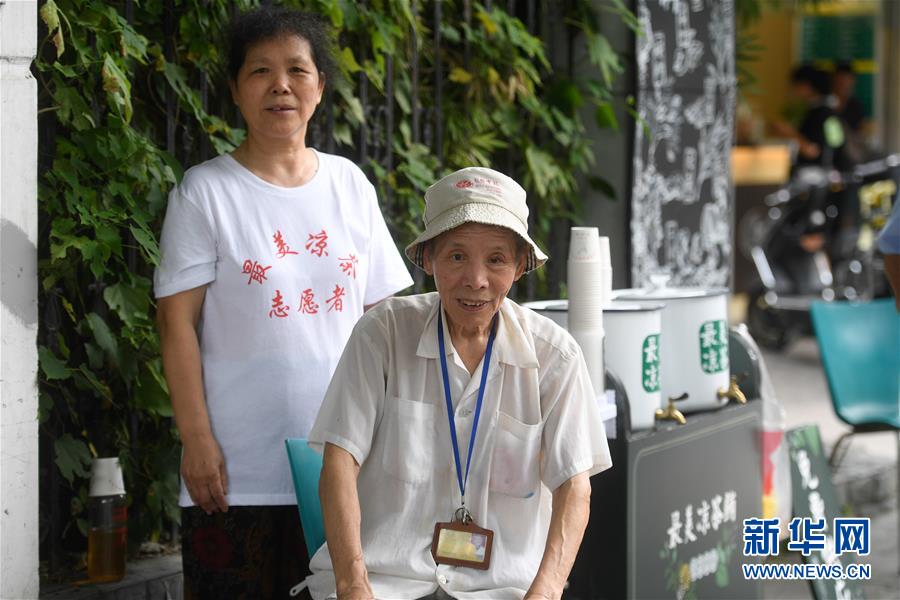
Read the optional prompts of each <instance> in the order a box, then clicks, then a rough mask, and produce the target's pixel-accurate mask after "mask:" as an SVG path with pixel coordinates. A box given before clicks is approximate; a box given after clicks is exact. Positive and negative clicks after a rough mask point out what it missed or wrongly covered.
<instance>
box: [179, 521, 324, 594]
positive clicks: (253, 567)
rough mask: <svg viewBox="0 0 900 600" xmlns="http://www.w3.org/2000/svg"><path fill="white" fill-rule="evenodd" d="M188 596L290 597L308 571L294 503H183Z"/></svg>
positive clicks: (182, 547)
mask: <svg viewBox="0 0 900 600" xmlns="http://www.w3.org/2000/svg"><path fill="white" fill-rule="evenodd" d="M181 551H182V561H183V568H184V597H185V599H186V600H207V599H212V598H214V599H216V600H220V599H224V598H228V599H234V600H239V599H242V598H246V599H248V600H250V599H254V600H255V599H257V598H260V599H263V598H278V599H282V598H288V597H289V596H288V591H289V590H290V589H291V588H292V587H293V586H294V585H296V584H297V583H299V582H300V581H302V580H303V579H304V578H305V577H306V576H307V575H308V574H309V573H310V571H309V556H308V553H307V551H306V544H305V542H304V541H303V529H302V528H301V526H300V516H299V514H298V512H297V507H296V506H232V507H230V508H229V509H228V512H226V513H215V514H212V515H207V514H206V513H205V512H204V511H203V509H201V508H199V507H196V506H195V507H189V508H183V509H181Z"/></svg>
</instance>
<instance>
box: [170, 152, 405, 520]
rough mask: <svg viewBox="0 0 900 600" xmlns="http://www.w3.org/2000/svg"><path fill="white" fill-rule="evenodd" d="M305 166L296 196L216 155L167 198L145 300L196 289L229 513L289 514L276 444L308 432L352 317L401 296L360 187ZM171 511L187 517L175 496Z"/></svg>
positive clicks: (288, 487) (322, 157)
mask: <svg viewBox="0 0 900 600" xmlns="http://www.w3.org/2000/svg"><path fill="white" fill-rule="evenodd" d="M316 155H317V157H318V160H319V169H318V171H317V172H316V174H315V176H314V177H313V178H312V179H311V180H310V181H309V182H308V183H306V184H305V185H303V186H300V187H296V188H284V187H279V186H276V185H272V184H270V183H268V182H266V181H264V180H263V179H260V178H259V177H257V176H256V175H254V174H253V173H252V172H251V171H249V170H247V169H246V168H245V167H243V166H242V165H241V164H240V163H238V162H237V161H236V160H235V159H234V158H232V157H231V156H230V155H227V154H226V155H222V156H220V157H218V158H214V159H212V160H209V161H207V162H205V163H203V164H201V165H198V166H196V167H193V168H191V169H189V170H188V171H187V172H186V173H185V176H184V179H183V181H182V182H181V183H180V184H179V185H178V187H176V188H175V189H173V190H172V192H171V194H170V195H169V205H168V209H167V212H166V219H165V224H164V226H163V232H162V237H161V241H160V253H161V261H160V264H159V266H158V268H157V269H156V273H155V275H154V288H155V293H156V297H157V298H161V297H165V296H171V295H173V294H177V293H179V292H183V291H186V290H189V289H193V288H196V287H198V286H201V285H207V288H206V297H205V300H204V302H203V309H202V313H201V316H200V324H199V329H198V333H199V341H200V350H201V358H202V368H203V389H204V392H205V396H206V404H207V407H208V410H209V418H210V424H211V426H212V431H213V434H214V435H215V437H216V440H217V441H218V443H219V445H220V446H221V448H222V452H223V454H224V457H225V468H226V470H227V473H228V502H229V504H231V505H244V506H247V505H251V506H264V505H287V504H294V503H295V502H296V496H295V495H294V487H293V484H292V482H291V474H290V467H289V465H288V461H287V456H286V453H285V449H284V440H285V438H288V437H306V436H307V434H308V433H309V430H310V428H311V427H312V425H313V422H314V420H315V417H316V414H317V413H318V410H319V406H320V404H321V402H322V399H323V398H324V396H325V390H326V389H327V387H328V382H329V380H330V378H331V373H332V372H333V371H334V368H335V366H336V365H337V362H338V359H339V358H340V356H341V352H342V351H343V349H344V344H345V343H346V341H347V338H349V337H350V332H351V331H352V330H353V326H354V325H355V324H356V321H357V320H358V319H359V317H360V316H361V315H362V314H363V307H364V306H365V305H369V304H374V303H375V302H378V301H379V300H382V299H383V298H385V297H386V296H390V295H391V294H394V293H396V292H397V291H399V290H401V289H403V288H405V287H407V286H409V285H410V284H412V279H411V278H410V276H409V272H408V271H407V270H406V267H405V265H404V262H403V258H402V257H401V256H400V253H399V252H398V251H397V248H396V246H395V245H394V242H393V239H392V238H391V235H390V233H389V232H388V229H387V226H386V225H385V222H384V219H383V217H382V215H381V211H380V209H379V206H378V201H377V198H376V195H375V189H374V188H373V187H372V185H371V184H370V183H369V181H368V180H367V179H366V177H365V175H364V174H363V173H362V171H360V170H359V168H358V167H357V166H356V165H354V164H353V163H352V162H350V161H349V160H346V159H344V158H341V157H339V156H334V155H329V154H324V153H320V152H317V153H316ZM179 501H180V504H181V505H182V506H191V505H192V502H191V498H190V496H189V495H188V493H187V490H186V489H185V488H184V485H183V484H182V488H181V496H180V499H179Z"/></svg>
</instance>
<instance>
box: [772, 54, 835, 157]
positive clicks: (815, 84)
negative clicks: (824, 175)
mask: <svg viewBox="0 0 900 600" xmlns="http://www.w3.org/2000/svg"><path fill="white" fill-rule="evenodd" d="M791 93H792V95H793V96H794V97H795V98H796V99H797V100H798V101H799V102H800V103H801V104H802V106H803V110H804V112H803V116H802V117H801V118H800V121H799V124H798V125H796V126H794V125H792V124H790V123H788V122H786V121H778V122H776V123H775V124H774V126H773V129H774V130H775V132H776V133H777V134H778V135H781V136H783V137H786V138H789V139H791V140H793V141H794V142H795V143H796V144H797V158H796V163H795V166H796V167H798V168H803V167H807V166H818V167H824V168H835V169H838V170H845V169H849V168H850V167H851V166H852V163H851V162H850V161H849V160H847V157H845V155H844V152H843V147H844V141H845V135H844V127H843V125H842V123H841V120H840V118H839V117H838V116H837V114H836V113H835V111H834V109H832V108H831V107H830V106H829V105H828V94H829V82H828V75H827V74H825V73H823V72H822V71H820V70H818V69H816V68H815V67H813V66H811V65H803V66H801V67H798V68H796V69H794V71H793V73H792V74H791Z"/></svg>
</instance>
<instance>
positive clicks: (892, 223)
mask: <svg viewBox="0 0 900 600" xmlns="http://www.w3.org/2000/svg"><path fill="white" fill-rule="evenodd" d="M878 249H879V250H881V253H882V254H884V273H885V275H886V276H887V279H888V282H889V283H890V284H891V288H893V290H894V302H895V303H896V304H897V312H900V201H896V202H895V203H894V208H893V210H891V216H890V217H889V218H888V221H887V223H886V224H885V225H884V228H883V229H882V230H881V234H880V235H879V236H878Z"/></svg>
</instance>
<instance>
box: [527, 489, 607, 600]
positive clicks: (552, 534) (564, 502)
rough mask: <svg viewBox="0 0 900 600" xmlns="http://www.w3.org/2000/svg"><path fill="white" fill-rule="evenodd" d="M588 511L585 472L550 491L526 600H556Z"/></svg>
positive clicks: (575, 550) (567, 574) (563, 585)
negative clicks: (541, 544) (540, 553)
mask: <svg viewBox="0 0 900 600" xmlns="http://www.w3.org/2000/svg"><path fill="white" fill-rule="evenodd" d="M590 511H591V482H590V479H588V474H587V472H584V473H579V474H578V475H574V476H573V477H572V478H571V479H569V480H568V481H566V482H565V483H563V484H562V485H561V486H559V487H558V488H556V489H555V490H554V491H553V508H552V513H551V516H550V531H549V532H547V545H546V546H545V547H544V556H543V558H542V559H541V566H540V567H539V568H538V572H537V575H535V577H534V581H532V582H531V587H530V588H529V589H528V592H527V593H526V594H525V598H526V599H528V600H539V599H544V600H547V599H549V600H557V599H558V598H561V597H562V593H563V588H564V587H565V585H566V580H567V579H568V577H569V571H571V570H572V564H573V563H574V562H575V555H576V554H578V548H579V547H580V546H581V538H582V536H584V529H585V527H587V522H588V515H589V514H590Z"/></svg>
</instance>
